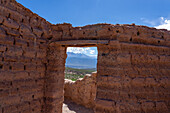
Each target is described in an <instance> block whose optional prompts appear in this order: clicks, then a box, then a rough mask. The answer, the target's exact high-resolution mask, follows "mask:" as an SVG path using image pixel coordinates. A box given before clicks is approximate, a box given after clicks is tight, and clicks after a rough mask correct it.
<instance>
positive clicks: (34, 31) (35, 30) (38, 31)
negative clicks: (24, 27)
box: [33, 28, 43, 37]
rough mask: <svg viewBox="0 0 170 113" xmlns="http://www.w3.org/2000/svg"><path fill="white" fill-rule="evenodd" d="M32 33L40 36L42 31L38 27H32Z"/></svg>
mask: <svg viewBox="0 0 170 113" xmlns="http://www.w3.org/2000/svg"><path fill="white" fill-rule="evenodd" d="M33 33H35V34H36V35H37V36H38V37H41V35H42V33H43V31H42V30H41V29H38V28H33Z"/></svg>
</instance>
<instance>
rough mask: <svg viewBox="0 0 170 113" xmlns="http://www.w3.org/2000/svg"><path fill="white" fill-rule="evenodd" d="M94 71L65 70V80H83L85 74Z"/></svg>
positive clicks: (93, 69) (67, 68)
mask: <svg viewBox="0 0 170 113" xmlns="http://www.w3.org/2000/svg"><path fill="white" fill-rule="evenodd" d="M94 71H96V69H95V68H92V69H76V68H69V67H66V68H65V78H66V79H71V80H73V81H76V80H77V79H79V78H83V77H84V76H85V75H86V74H91V73H92V72H94Z"/></svg>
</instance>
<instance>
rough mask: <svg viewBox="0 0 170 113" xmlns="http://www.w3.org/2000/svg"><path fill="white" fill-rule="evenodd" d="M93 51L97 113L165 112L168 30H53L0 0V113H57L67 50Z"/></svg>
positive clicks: (10, 0) (11, 0) (169, 105)
mask: <svg viewBox="0 0 170 113" xmlns="http://www.w3.org/2000/svg"><path fill="white" fill-rule="evenodd" d="M69 46H78V47H80V46H88V47H89V46H96V47H97V48H98V64H97V91H96V92H97V93H96V100H95V112H96V113H140V112H146V113H156V112H159V113H168V111H169V109H170V78H169V77H170V74H169V73H170V62H169V59H170V31H167V30H158V29H155V28H150V27H146V26H138V25H134V24H132V25H119V24H117V25H112V24H95V25H87V26H84V27H72V25H71V24H66V23H64V24H56V25H53V24H51V23H49V22H47V21H46V20H45V19H43V18H41V17H39V16H38V15H37V14H34V13H33V12H31V11H30V10H29V9H27V8H25V7H24V6H22V5H21V4H19V3H17V2H16V1H15V0H0V113H61V112H62V104H63V99H64V93H63V89H64V69H65V59H66V57H67V55H66V47H69Z"/></svg>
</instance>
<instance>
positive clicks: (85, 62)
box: [65, 52, 97, 69]
mask: <svg viewBox="0 0 170 113" xmlns="http://www.w3.org/2000/svg"><path fill="white" fill-rule="evenodd" d="M96 65H97V58H94V57H90V56H87V55H85V54H80V53H77V54H75V53H72V52H67V59H66V64H65V66H66V67H70V68H77V69H90V68H96Z"/></svg>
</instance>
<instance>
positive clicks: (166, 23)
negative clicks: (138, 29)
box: [155, 17, 170, 30]
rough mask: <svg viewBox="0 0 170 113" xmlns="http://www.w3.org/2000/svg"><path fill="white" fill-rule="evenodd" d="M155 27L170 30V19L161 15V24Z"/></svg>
mask: <svg viewBox="0 0 170 113" xmlns="http://www.w3.org/2000/svg"><path fill="white" fill-rule="evenodd" d="M155 28H157V29H167V30H170V20H168V19H165V18H164V17H161V24H160V25H158V26H155Z"/></svg>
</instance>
